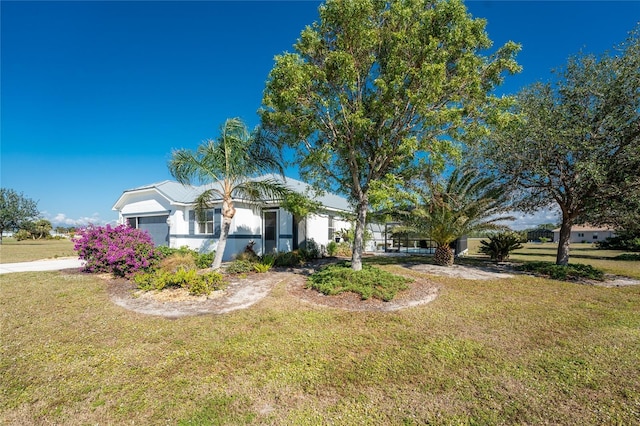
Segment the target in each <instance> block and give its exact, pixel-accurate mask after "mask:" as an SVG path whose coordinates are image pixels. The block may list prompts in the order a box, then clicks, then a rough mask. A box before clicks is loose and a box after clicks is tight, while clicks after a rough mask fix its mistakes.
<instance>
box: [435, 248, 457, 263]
mask: <svg viewBox="0 0 640 426" xmlns="http://www.w3.org/2000/svg"><path fill="white" fill-rule="evenodd" d="M433 262H434V263H435V264H436V265H440V266H453V250H452V249H451V247H449V245H448V244H446V245H439V246H438V247H436V252H435V253H434V254H433Z"/></svg>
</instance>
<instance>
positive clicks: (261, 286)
mask: <svg viewBox="0 0 640 426" xmlns="http://www.w3.org/2000/svg"><path fill="white" fill-rule="evenodd" d="M286 278H287V273H284V272H271V273H268V274H251V275H249V276H248V277H247V278H236V279H234V280H233V281H232V282H231V283H230V284H229V286H228V287H227V288H226V289H225V290H222V291H215V292H213V293H212V294H210V295H209V296H191V295H189V294H188V292H187V291H185V290H183V289H168V290H163V291H160V292H153V291H149V292H141V291H139V290H137V289H136V287H135V285H134V284H133V283H131V282H130V281H127V280H124V279H111V280H109V281H108V287H107V288H108V292H109V296H110V298H111V300H112V301H113V302H114V303H115V304H116V305H118V306H121V307H123V308H125V309H129V310H131V311H135V312H139V313H142V314H147V315H159V316H165V317H171V318H178V317H183V316H190V315H205V314H224V313H227V312H232V311H235V310H237V309H245V308H248V307H249V306H251V305H253V304H254V303H257V302H259V301H260V300H262V299H263V298H264V297H265V296H266V295H267V294H269V292H270V291H271V289H273V288H274V287H275V286H276V285H277V284H278V283H280V282H281V281H283V280H284V279H286Z"/></svg>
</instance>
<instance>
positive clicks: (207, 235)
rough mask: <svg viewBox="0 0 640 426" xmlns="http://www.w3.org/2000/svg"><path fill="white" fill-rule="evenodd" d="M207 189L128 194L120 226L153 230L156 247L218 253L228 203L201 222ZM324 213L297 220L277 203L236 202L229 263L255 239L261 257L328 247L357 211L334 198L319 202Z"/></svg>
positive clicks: (216, 205)
mask: <svg viewBox="0 0 640 426" xmlns="http://www.w3.org/2000/svg"><path fill="white" fill-rule="evenodd" d="M285 183H286V185H287V186H288V187H289V188H290V189H292V190H294V191H296V192H300V193H305V192H306V191H307V190H308V189H309V188H310V187H309V185H307V184H306V183H304V182H301V181H298V180H295V179H291V178H286V180H285ZM206 188H207V187H206V186H184V185H182V184H180V183H178V182H175V181H169V180H166V181H163V182H158V183H153V184H150V185H145V186H141V187H138V188H133V189H128V190H126V191H124V192H123V193H122V195H121V196H120V198H118V200H117V201H116V203H115V204H114V206H113V210H117V211H118V214H119V221H120V223H123V224H124V223H128V224H129V225H130V226H132V227H134V228H138V229H143V230H145V231H147V232H148V233H149V234H150V235H151V237H152V239H153V241H154V243H155V244H156V245H164V246H169V247H174V248H179V247H182V246H188V247H190V248H192V249H194V250H198V251H200V252H209V251H212V250H215V249H216V247H217V245H218V241H219V238H220V232H221V223H222V200H218V201H217V202H216V201H215V200H214V202H213V205H212V208H211V210H209V211H208V212H207V214H206V221H204V222H199V221H197V220H196V214H195V204H194V201H195V199H196V198H197V196H198V195H199V194H201V193H202V192H203V191H204V190H205V189H206ZM317 201H320V203H321V204H322V209H321V211H320V212H319V213H317V214H313V215H309V216H308V217H307V218H297V217H294V216H293V215H292V214H291V213H289V212H288V211H286V210H284V209H283V208H281V207H280V205H279V204H278V202H277V201H276V200H263V202H262V203H261V205H260V206H258V205H256V204H255V203H250V202H247V201H244V200H242V199H236V200H234V206H235V208H236V214H235V216H234V218H233V221H232V222H231V228H230V230H229V239H228V241H227V246H226V248H225V253H224V255H223V260H230V259H233V257H234V256H235V255H237V254H239V253H241V252H242V251H244V249H245V247H246V246H247V244H248V243H249V242H250V241H254V242H255V246H254V250H255V251H256V253H259V254H263V253H269V252H273V251H280V252H286V251H291V250H295V249H297V248H299V247H301V246H302V244H304V243H305V242H306V241H308V240H311V239H313V240H314V241H315V242H316V243H317V244H318V245H322V246H326V245H327V244H328V243H329V242H330V241H332V240H334V238H335V237H334V234H335V232H336V231H338V230H340V229H349V228H351V223H350V221H349V220H348V219H347V217H348V214H349V213H350V212H351V211H352V209H351V207H350V205H349V202H348V201H347V200H346V199H345V198H343V197H339V196H337V195H334V194H325V195H323V196H321V197H318V198H317Z"/></svg>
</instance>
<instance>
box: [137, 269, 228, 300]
mask: <svg viewBox="0 0 640 426" xmlns="http://www.w3.org/2000/svg"><path fill="white" fill-rule="evenodd" d="M133 282H134V283H135V284H136V286H137V287H138V288H139V289H140V290H145V291H151V290H164V289H165V288H169V287H180V288H185V289H187V290H189V293H191V294H194V295H208V294H210V293H211V292H212V291H214V290H222V289H223V288H225V286H226V283H225V282H224V279H223V276H222V274H220V273H219V272H207V273H205V274H198V272H197V271H196V270H195V269H189V270H185V269H178V270H177V271H175V272H169V271H165V270H161V269H158V270H156V271H154V272H144V273H139V274H136V275H134V276H133Z"/></svg>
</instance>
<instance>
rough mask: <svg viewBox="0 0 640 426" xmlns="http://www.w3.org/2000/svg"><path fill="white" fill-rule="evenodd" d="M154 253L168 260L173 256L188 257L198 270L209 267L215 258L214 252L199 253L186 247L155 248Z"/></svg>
mask: <svg viewBox="0 0 640 426" xmlns="http://www.w3.org/2000/svg"><path fill="white" fill-rule="evenodd" d="M156 251H157V252H159V253H160V256H161V257H162V258H168V257H171V256H173V255H176V254H179V255H184V256H186V255H189V256H191V257H192V258H193V260H194V262H195V267H196V268H198V269H206V268H209V267H210V266H211V264H212V263H213V258H214V257H215V256H216V252H215V251H212V252H209V253H199V252H197V251H195V250H192V249H190V248H189V247H188V246H182V247H180V248H170V247H167V246H160V247H156Z"/></svg>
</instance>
